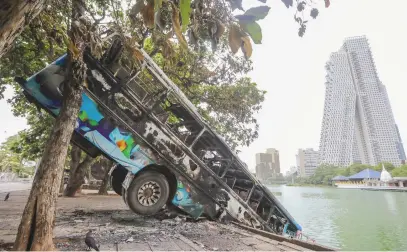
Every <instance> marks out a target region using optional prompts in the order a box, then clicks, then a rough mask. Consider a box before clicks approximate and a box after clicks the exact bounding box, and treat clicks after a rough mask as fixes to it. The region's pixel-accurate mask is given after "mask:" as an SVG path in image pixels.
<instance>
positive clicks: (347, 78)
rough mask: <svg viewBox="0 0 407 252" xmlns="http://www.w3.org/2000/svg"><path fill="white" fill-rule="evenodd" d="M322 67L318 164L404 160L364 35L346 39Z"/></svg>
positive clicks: (391, 114) (398, 137) (383, 87)
mask: <svg viewBox="0 0 407 252" xmlns="http://www.w3.org/2000/svg"><path fill="white" fill-rule="evenodd" d="M325 68H326V71H327V75H326V82H325V105H324V115H323V120H322V127H321V138H320V146H319V152H320V162H321V164H330V165H336V166H348V165H351V164H353V163H360V164H368V165H372V166H373V165H377V164H378V163H380V162H389V163H392V164H393V165H395V166H399V165H400V164H401V163H403V162H404V161H403V160H405V158H406V157H405V153H404V148H403V143H402V142H401V139H400V134H399V132H398V129H397V125H396V122H395V119H394V116H393V112H392V109H391V106H390V101H389V97H388V94H387V90H386V87H385V86H384V85H383V83H382V82H381V80H380V79H379V77H378V74H377V70H376V66H375V63H374V60H373V55H372V51H371V50H370V46H369V42H368V40H367V38H366V37H365V36H361V37H351V38H347V39H345V41H344V43H343V46H342V47H341V49H340V50H339V51H337V52H334V53H332V54H331V56H330V58H329V61H328V62H327V63H326V66H325Z"/></svg>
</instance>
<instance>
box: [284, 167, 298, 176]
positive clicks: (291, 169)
mask: <svg viewBox="0 0 407 252" xmlns="http://www.w3.org/2000/svg"><path fill="white" fill-rule="evenodd" d="M297 171H298V167H297V166H291V167H290V170H288V171H286V172H285V175H286V176H287V177H288V176H291V175H293V174H295V173H296V172H297Z"/></svg>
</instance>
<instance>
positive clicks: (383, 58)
mask: <svg viewBox="0 0 407 252" xmlns="http://www.w3.org/2000/svg"><path fill="white" fill-rule="evenodd" d="M318 1H319V2H320V4H319V10H320V13H319V16H318V17H317V19H315V20H311V21H309V22H308V27H307V31H306V33H305V35H304V37H303V38H300V37H298V35H297V32H298V24H297V23H296V22H295V21H294V18H293V15H294V11H295V10H294V8H291V9H286V7H285V6H284V4H283V3H282V2H281V0H268V1H267V5H268V6H270V7H271V9H270V12H269V15H268V16H267V17H266V18H265V19H264V20H261V21H260V22H259V23H260V25H261V27H262V33H263V40H262V44H261V45H254V46H253V55H252V60H253V62H254V64H253V66H254V69H253V71H252V72H251V73H250V76H251V77H252V79H253V80H254V81H255V82H256V83H257V84H258V86H259V88H260V89H263V90H266V91H267V94H266V99H265V102H264V103H263V109H262V111H261V112H260V113H259V115H258V121H259V124H260V131H259V138H258V139H257V140H256V141H254V143H252V144H251V145H250V146H249V147H245V148H242V152H241V153H240V154H239V156H240V157H241V159H242V160H243V161H245V162H246V163H247V164H248V166H249V169H251V170H254V168H255V154H256V153H259V152H264V151H265V150H266V149H267V148H276V149H278V150H279V152H280V162H281V165H280V166H281V170H282V172H283V173H284V172H285V171H287V170H288V169H289V167H290V166H292V165H295V164H296V159H295V154H296V153H297V151H298V149H299V148H314V149H318V146H319V135H320V129H321V123H322V114H323V104H324V93H325V87H324V83H325V74H326V73H325V69H324V65H325V63H326V61H327V60H328V58H329V55H330V53H332V52H334V51H337V50H338V49H339V48H340V46H341V44H342V42H343V40H344V38H346V37H351V36H360V35H366V36H367V38H368V39H369V42H370V45H371V48H372V52H373V57H374V60H375V63H376V67H377V70H378V74H379V78H380V79H381V81H382V82H383V84H384V85H385V86H386V87H387V91H388V94H389V99H390V103H391V106H392V109H393V113H394V116H395V120H396V123H397V124H398V126H399V130H400V133H401V137H402V140H403V142H404V143H406V142H407V113H406V112H405V108H407V99H406V98H405V97H406V95H407V88H406V84H407V71H406V69H407V19H406V18H404V17H405V13H404V12H405V10H406V9H407V1H406V0H391V1H388V0H387V1H385V0H331V6H330V7H329V8H324V4H323V0H314V2H318ZM243 3H245V4H246V5H244V7H245V8H246V9H247V8H249V7H251V6H259V5H262V4H263V3H261V2H260V1H255V0H244V1H243ZM12 92H13V91H12V90H7V93H6V96H7V97H8V98H9V97H11V95H12ZM0 115H1V120H2V123H0V142H3V141H4V140H5V139H6V138H7V137H8V136H11V135H13V134H16V133H17V132H18V131H19V130H22V129H24V128H26V127H27V126H26V123H25V119H23V118H15V117H14V116H13V115H12V113H11V108H10V106H9V105H8V104H7V102H6V101H5V100H0Z"/></svg>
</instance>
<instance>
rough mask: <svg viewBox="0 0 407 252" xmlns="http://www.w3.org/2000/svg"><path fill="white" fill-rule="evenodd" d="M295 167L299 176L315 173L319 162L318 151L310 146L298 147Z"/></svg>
mask: <svg viewBox="0 0 407 252" xmlns="http://www.w3.org/2000/svg"><path fill="white" fill-rule="evenodd" d="M296 158H297V167H298V170H299V175H300V176H301V177H309V176H312V175H313V174H314V173H315V170H316V169H317V167H318V163H319V153H318V151H315V150H314V149H312V148H307V149H299V150H298V154H297V155H296Z"/></svg>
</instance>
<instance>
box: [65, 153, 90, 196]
mask: <svg viewBox="0 0 407 252" xmlns="http://www.w3.org/2000/svg"><path fill="white" fill-rule="evenodd" d="M92 162H93V158H92V157H91V156H88V155H86V157H85V159H84V160H83V161H82V162H81V163H80V164H79V165H78V166H77V167H76V169H72V167H71V171H70V174H69V179H68V184H67V185H66V188H65V192H64V195H65V196H68V197H74V196H75V193H76V191H77V190H78V189H79V188H80V187H81V185H82V184H83V183H84V179H85V174H86V171H87V170H88V168H89V166H90V165H91V164H92Z"/></svg>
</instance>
